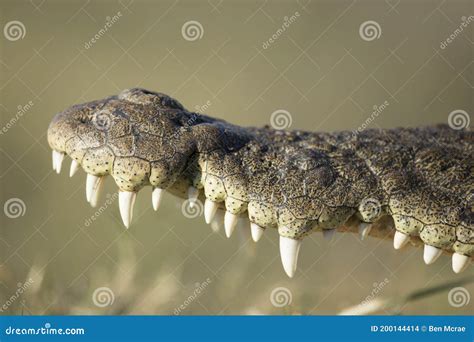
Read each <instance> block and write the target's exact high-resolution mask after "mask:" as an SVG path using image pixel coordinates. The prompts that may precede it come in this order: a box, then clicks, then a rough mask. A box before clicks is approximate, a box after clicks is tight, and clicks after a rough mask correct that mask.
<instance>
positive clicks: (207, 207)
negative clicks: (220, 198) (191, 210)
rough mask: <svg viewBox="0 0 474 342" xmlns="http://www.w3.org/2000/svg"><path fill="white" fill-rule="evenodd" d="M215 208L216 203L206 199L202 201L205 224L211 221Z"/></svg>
mask: <svg viewBox="0 0 474 342" xmlns="http://www.w3.org/2000/svg"><path fill="white" fill-rule="evenodd" d="M216 210H217V203H216V202H213V201H211V200H209V199H206V202H204V220H205V221H206V223H207V224H209V223H211V221H212V219H213V218H214V215H215V214H216Z"/></svg>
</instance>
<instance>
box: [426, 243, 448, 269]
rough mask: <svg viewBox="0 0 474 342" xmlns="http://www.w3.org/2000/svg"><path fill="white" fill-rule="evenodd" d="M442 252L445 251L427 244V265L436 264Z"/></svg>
mask: <svg viewBox="0 0 474 342" xmlns="http://www.w3.org/2000/svg"><path fill="white" fill-rule="evenodd" d="M442 252H443V251H442V250H441V249H439V248H436V247H434V246H430V245H426V244H425V250H424V252H423V260H424V261H425V264H427V265H431V264H432V263H434V262H435V261H436V260H437V259H438V258H439V256H440V255H441V253H442Z"/></svg>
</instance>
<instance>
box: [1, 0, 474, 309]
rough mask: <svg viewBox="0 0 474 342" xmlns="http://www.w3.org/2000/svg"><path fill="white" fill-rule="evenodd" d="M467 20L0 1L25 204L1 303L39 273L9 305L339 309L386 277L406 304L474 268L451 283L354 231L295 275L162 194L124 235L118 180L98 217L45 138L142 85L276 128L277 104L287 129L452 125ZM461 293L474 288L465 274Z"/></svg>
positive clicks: (386, 288)
mask: <svg viewBox="0 0 474 342" xmlns="http://www.w3.org/2000/svg"><path fill="white" fill-rule="evenodd" d="M118 12H120V13H121V16H120V18H119V19H118V20H117V21H116V22H115V23H114V24H113V25H112V26H111V27H110V28H109V29H108V31H107V32H106V33H105V34H103V35H101V36H100V37H99V39H98V40H97V41H96V42H95V43H93V44H92V46H91V47H90V48H88V49H87V48H86V47H85V44H86V43H87V42H89V41H90V40H91V38H92V37H94V36H95V35H96V34H98V32H99V30H100V29H101V28H103V27H104V25H105V23H106V20H107V17H113V16H114V15H116V14H117V13H118ZM295 12H298V13H299V16H298V17H297V19H296V20H295V21H294V22H292V23H291V24H290V26H289V27H288V28H287V29H286V30H285V32H283V33H282V34H277V33H276V32H277V30H278V29H279V28H281V27H282V25H283V23H284V22H285V19H284V18H285V17H291V16H292V15H294V14H295ZM473 14H474V13H473V6H472V2H470V1H419V0H416V1H413V0H412V1H315V0H313V1H303V0H301V1H237V0H224V1H212V0H209V1H199V2H198V1H143V0H142V1H138V0H135V1H127V0H124V1H118V2H117V1H52V0H51V1H50V0H44V1H39V0H32V1H17V0H15V1H13V0H9V1H5V0H1V1H0V24H1V28H2V31H3V27H4V26H5V25H6V24H7V23H8V22H10V21H13V20H18V21H20V22H21V23H23V25H24V27H25V30H26V31H25V36H24V37H23V39H19V40H16V41H10V40H8V39H6V36H5V34H4V33H3V32H1V34H2V35H1V36H0V70H1V82H0V112H1V122H0V124H1V126H2V127H3V128H6V127H7V125H8V129H7V130H6V133H4V134H1V135H0V141H1V147H0V158H1V159H0V175H1V204H2V206H3V205H4V203H6V202H7V201H8V200H9V199H11V198H18V199H20V200H21V201H23V203H24V204H25V206H24V208H23V209H24V210H22V214H23V215H22V216H21V215H20V216H19V217H17V218H10V217H8V216H7V215H6V214H5V215H4V212H2V213H1V214H2V215H0V218H1V227H0V261H1V262H0V264H1V265H0V305H3V303H6V302H7V300H8V299H9V298H10V297H11V296H12V295H14V294H15V292H16V291H17V285H18V284H20V285H21V284H24V282H25V281H26V280H27V279H29V278H30V277H31V278H32V284H31V285H29V286H28V288H27V289H26V290H25V291H24V293H23V294H22V295H21V296H19V297H18V298H16V299H15V300H13V302H12V303H11V304H9V305H8V308H7V310H4V312H3V313H2V314H5V313H6V314H13V313H17V314H18V313H23V314H110V313H115V314H173V313H174V312H175V309H176V308H178V307H180V306H181V305H183V306H184V307H185V308H184V309H183V310H182V311H181V314H213V315H214V314H216V315H217V314H261V313H263V314H336V313H338V312H339V311H340V310H342V309H344V308H347V307H348V306H352V305H357V304H358V303H359V302H361V301H363V300H366V299H371V298H373V295H374V292H376V291H374V285H377V284H380V283H382V282H383V283H384V285H383V286H382V288H381V289H380V290H379V291H378V293H376V296H381V297H384V298H385V297H395V298H401V297H402V296H404V295H406V294H409V293H410V292H412V291H414V290H417V289H421V288H426V287H430V286H433V285H436V284H441V283H443V282H447V281H451V280H454V279H461V278H462V277H463V276H466V275H471V276H472V275H473V270H472V267H471V268H470V269H468V270H467V271H466V272H465V273H464V275H455V274H454V273H453V272H452V270H451V266H450V263H451V260H450V258H449V256H442V257H441V258H440V259H439V260H438V261H437V262H436V264H434V265H431V266H426V265H424V263H423V260H422V251H421V250H418V249H414V248H406V250H402V251H395V250H394V249H393V248H392V244H391V242H390V241H378V240H375V239H372V238H369V239H368V240H367V241H360V240H359V239H358V237H357V236H356V235H352V234H348V235H343V234H336V237H335V239H334V240H333V241H332V242H327V241H325V240H323V239H322V236H321V234H320V233H318V234H314V235H312V236H311V237H309V238H306V239H305V240H304V242H303V246H302V250H301V253H300V260H299V269H298V272H297V274H296V276H295V278H294V279H291V280H290V279H288V278H287V276H286V275H285V274H284V272H283V269H282V266H281V263H280V256H279V252H278V236H277V233H276V232H275V231H268V232H266V233H265V235H264V237H263V238H262V240H261V241H260V242H259V243H258V244H255V243H253V242H252V241H251V239H250V237H249V233H248V227H241V228H239V231H238V232H237V234H235V235H234V236H232V238H231V239H227V238H225V235H224V233H223V231H220V232H219V233H213V232H212V230H211V229H210V228H209V227H208V226H207V225H206V224H205V223H204V219H203V216H199V217H197V218H195V219H189V218H186V217H185V216H183V214H182V211H181V202H180V201H177V200H176V199H174V198H173V197H172V196H171V195H168V194H166V195H165V197H164V199H163V203H162V206H161V208H160V209H159V211H158V212H156V213H155V212H154V211H153V210H152V209H151V191H150V190H149V189H144V190H143V191H141V192H140V193H139V195H138V199H137V203H136V206H135V215H134V220H133V223H132V226H131V228H130V229H129V230H128V231H125V229H124V228H123V226H122V224H121V221H120V216H119V212H118V203H117V201H116V197H115V196H114V195H113V194H114V193H115V191H116V186H115V184H113V180H112V179H109V180H108V181H107V185H106V190H107V191H106V192H107V193H109V201H110V202H112V203H111V204H110V205H107V208H106V209H105V210H103V212H102V213H101V214H99V215H97V216H98V217H97V219H96V220H95V221H94V222H92V224H87V219H88V218H89V217H91V216H92V215H94V213H95V212H96V211H97V210H98V209H99V208H95V209H93V208H91V207H90V206H89V205H88V204H87V203H86V201H85V174H84V172H82V171H80V172H79V173H78V174H77V175H76V176H75V177H74V178H72V179H70V178H69V177H68V169H69V160H65V163H64V164H63V172H62V174H61V175H56V174H55V173H53V171H52V168H51V151H50V149H49V147H48V144H47V142H46V130H47V127H48V123H49V121H50V120H51V118H52V116H53V115H54V114H55V113H57V112H58V111H61V110H63V109H65V108H66V107H68V106H70V105H72V104H75V103H79V102H85V101H89V100H93V99H97V98H102V97H104V96H107V95H110V94H116V93H118V92H120V91H121V90H122V89H125V88H129V87H137V86H139V87H144V88H148V89H150V90H155V91H161V92H164V93H167V94H169V95H172V96H173V97H175V98H177V99H179V101H181V102H182V103H183V104H184V105H185V106H186V107H187V108H189V109H192V110H199V109H200V108H201V107H202V106H203V105H206V104H207V107H208V108H207V109H206V113H208V114H209V115H212V116H215V117H218V118H222V119H225V120H228V121H230V122H233V123H236V124H240V125H247V126H253V125H256V126H259V125H265V124H270V116H271V114H272V113H273V112H274V111H276V110H280V109H283V110H286V111H288V112H289V113H290V115H291V119H292V124H291V127H290V129H305V130H331V131H332V130H343V129H348V130H354V129H356V128H357V127H359V126H361V125H362V124H363V123H364V122H365V121H366V120H367V119H368V118H369V117H370V116H371V113H372V110H373V107H374V106H375V105H381V104H382V103H384V102H385V101H387V102H388V106H387V108H385V109H384V110H383V111H382V113H380V114H379V115H378V116H376V117H375V118H374V120H373V121H371V122H370V124H369V126H368V127H382V128H388V127H396V126H416V125H429V124H434V123H447V122H448V115H449V113H450V112H452V111H453V110H458V109H461V110H465V111H467V112H468V113H472V111H473V107H474V106H473V97H472V87H473V85H474V74H473V64H472V60H473V45H472V44H473V32H474V31H473V28H474V24H472V23H471V24H470V26H468V28H467V29H464V31H463V32H462V33H461V34H459V35H457V36H456V37H455V39H454V41H453V42H451V43H450V44H447V46H446V47H445V48H444V49H443V48H441V46H440V44H441V43H442V42H443V41H444V40H445V39H446V38H447V37H449V36H450V35H451V34H452V33H453V32H454V30H456V29H457V28H459V26H460V25H461V23H462V20H463V19H462V18H463V17H465V18H466V17H469V16H470V15H473ZM188 21H197V22H199V23H200V24H201V26H202V29H203V30H202V31H201V32H202V37H200V39H196V40H194V41H188V40H186V39H184V37H183V34H182V27H183V25H184V24H185V23H186V22H188ZM366 21H376V22H377V23H378V24H379V26H380V29H381V32H380V33H381V34H380V37H378V38H377V39H374V40H371V41H366V40H364V39H362V37H361V35H360V34H359V27H360V26H361V24H362V23H364V22H366ZM274 34H276V37H277V39H275V40H274V42H273V43H271V44H270V46H269V47H268V48H266V49H264V47H263V44H264V43H265V42H266V41H267V40H268V39H269V38H270V37H272V36H273V35H274ZM29 101H32V103H33V105H32V106H31V108H30V109H29V110H27V111H26V113H25V114H24V115H20V116H19V117H18V119H17V120H13V123H12V119H14V118H15V116H18V115H16V112H17V108H18V106H24V105H26V104H27V103H29ZM9 123H10V124H9ZM105 199H106V197H105V196H103V200H102V202H101V204H100V205H103V204H104V203H105V202H104V201H105ZM100 205H99V206H100ZM207 279H209V280H207ZM205 282H206V284H207V283H209V284H208V285H206V286H205V289H204V290H203V291H202V292H201V294H200V295H199V296H198V297H197V298H194V297H193V298H191V297H190V296H192V295H193V293H194V290H195V288H196V286H197V284H201V285H202V284H203V283H205ZM100 287H108V288H109V289H110V290H111V292H112V293H113V297H114V300H113V303H111V304H110V305H107V306H105V307H100V306H97V305H95V304H94V301H93V298H94V290H96V289H97V288H100ZM278 287H284V288H286V290H285V291H286V293H287V295H288V294H291V303H290V304H289V305H287V306H284V307H278V305H276V306H275V305H272V301H271V293H272V291H273V290H274V289H275V288H278ZM376 287H377V286H376ZM378 287H380V286H378ZM464 287H465V289H466V290H467V292H468V294H469V293H470V294H473V293H474V286H473V285H472V284H471V285H464ZM189 298H191V300H190V299H189ZM473 300H474V299H473ZM473 300H471V302H470V303H469V304H467V305H464V306H461V307H459V308H456V307H453V306H452V305H450V304H449V301H448V291H447V290H445V291H441V292H439V293H437V294H435V295H433V296H430V297H428V298H423V299H421V300H419V301H416V302H409V303H407V304H406V305H403V306H402V307H401V311H402V313H403V314H466V313H468V312H469V311H470V310H472V308H473V305H472V301H473ZM185 304H186V305H185ZM277 304H278V303H277ZM471 312H472V311H471ZM381 313H390V311H384V310H382V311H381Z"/></svg>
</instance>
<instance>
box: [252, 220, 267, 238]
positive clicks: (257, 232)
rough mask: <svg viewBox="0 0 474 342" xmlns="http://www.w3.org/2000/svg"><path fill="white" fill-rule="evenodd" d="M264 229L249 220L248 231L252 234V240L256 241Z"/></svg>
mask: <svg viewBox="0 0 474 342" xmlns="http://www.w3.org/2000/svg"><path fill="white" fill-rule="evenodd" d="M264 231H265V229H263V228H262V227H260V226H259V225H258V224H256V223H253V222H250V233H251V234H252V240H253V241H255V242H258V240H260V238H261V237H262V235H263V232H264Z"/></svg>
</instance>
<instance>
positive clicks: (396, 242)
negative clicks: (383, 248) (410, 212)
mask: <svg viewBox="0 0 474 342" xmlns="http://www.w3.org/2000/svg"><path fill="white" fill-rule="evenodd" d="M408 241H410V235H407V234H404V233H402V232H399V231H398V230H397V231H395V235H394V236H393V248H395V249H400V248H402V247H403V246H405V245H406V244H407V242H408Z"/></svg>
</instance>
